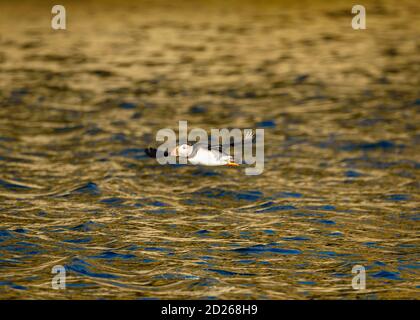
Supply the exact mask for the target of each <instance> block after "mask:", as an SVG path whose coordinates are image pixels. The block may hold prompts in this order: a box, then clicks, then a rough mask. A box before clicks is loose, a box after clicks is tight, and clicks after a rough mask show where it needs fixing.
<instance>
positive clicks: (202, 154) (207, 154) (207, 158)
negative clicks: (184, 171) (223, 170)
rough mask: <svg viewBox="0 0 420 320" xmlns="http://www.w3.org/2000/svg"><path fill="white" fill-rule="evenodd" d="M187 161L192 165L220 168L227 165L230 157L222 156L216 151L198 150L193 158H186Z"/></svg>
mask: <svg viewBox="0 0 420 320" xmlns="http://www.w3.org/2000/svg"><path fill="white" fill-rule="evenodd" d="M188 161H189V162H190V163H191V164H194V165H203V166H221V165H224V164H227V163H229V161H230V156H228V155H225V154H222V153H220V152H219V151H217V150H207V149H204V148H203V149H201V148H200V149H198V151H197V153H196V155H195V156H194V157H193V158H188Z"/></svg>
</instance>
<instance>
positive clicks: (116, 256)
mask: <svg viewBox="0 0 420 320" xmlns="http://www.w3.org/2000/svg"><path fill="white" fill-rule="evenodd" d="M135 257H136V256H135V255H134V254H121V253H116V252H113V251H104V252H102V253H101V254H99V255H96V256H90V257H89V258H94V259H106V260H115V259H122V260H127V259H133V258H135Z"/></svg>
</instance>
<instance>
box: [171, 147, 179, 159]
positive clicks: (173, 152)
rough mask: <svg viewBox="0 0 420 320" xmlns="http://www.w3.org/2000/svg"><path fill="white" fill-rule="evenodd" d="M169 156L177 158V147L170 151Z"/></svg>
mask: <svg viewBox="0 0 420 320" xmlns="http://www.w3.org/2000/svg"><path fill="white" fill-rule="evenodd" d="M171 156H173V157H177V156H178V147H175V148H174V149H173V150H172V151H171Z"/></svg>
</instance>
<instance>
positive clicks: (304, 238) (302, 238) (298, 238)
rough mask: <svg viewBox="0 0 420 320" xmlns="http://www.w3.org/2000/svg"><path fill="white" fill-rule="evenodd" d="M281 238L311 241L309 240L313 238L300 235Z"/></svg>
mask: <svg viewBox="0 0 420 320" xmlns="http://www.w3.org/2000/svg"><path fill="white" fill-rule="evenodd" d="M281 239H282V240H284V241H309V240H311V238H309V237H299V236H296V237H283V238H281Z"/></svg>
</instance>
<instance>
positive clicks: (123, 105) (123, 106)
mask: <svg viewBox="0 0 420 320" xmlns="http://www.w3.org/2000/svg"><path fill="white" fill-rule="evenodd" d="M118 106H119V107H120V108H121V109H126V110H131V109H135V108H137V104H135V103H133V102H121V103H120V104H119V105H118Z"/></svg>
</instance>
